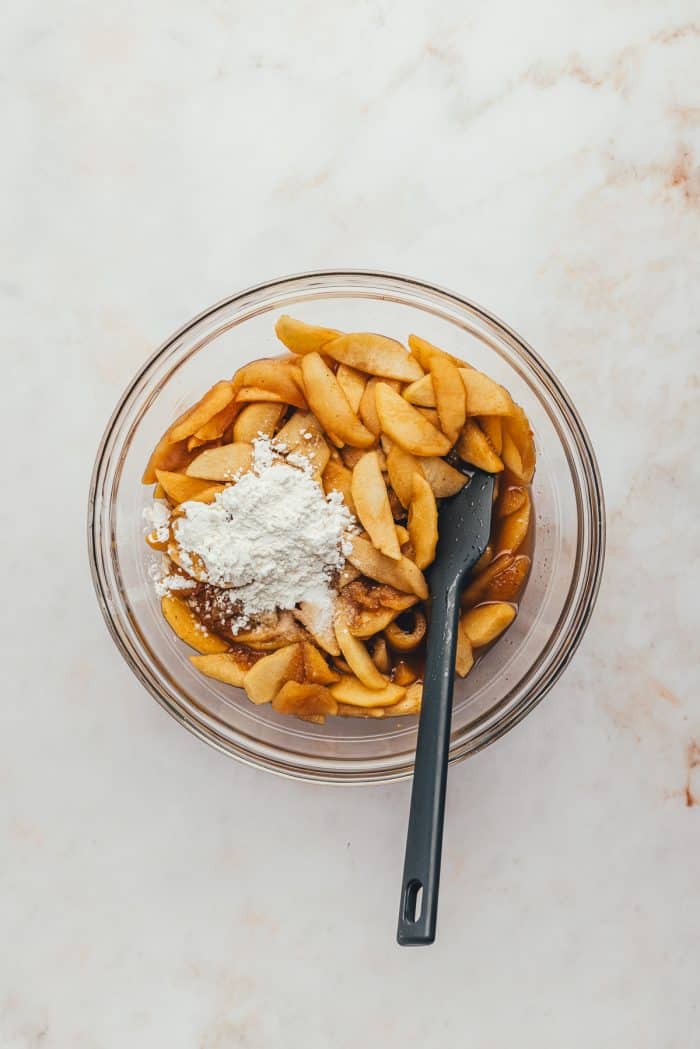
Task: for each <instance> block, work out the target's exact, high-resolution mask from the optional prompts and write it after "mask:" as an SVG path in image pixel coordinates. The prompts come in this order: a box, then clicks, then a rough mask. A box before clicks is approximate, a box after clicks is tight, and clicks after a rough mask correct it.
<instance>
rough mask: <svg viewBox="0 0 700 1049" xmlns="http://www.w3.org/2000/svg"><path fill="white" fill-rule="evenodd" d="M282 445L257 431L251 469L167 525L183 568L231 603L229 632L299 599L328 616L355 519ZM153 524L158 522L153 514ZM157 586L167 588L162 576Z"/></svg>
mask: <svg viewBox="0 0 700 1049" xmlns="http://www.w3.org/2000/svg"><path fill="white" fill-rule="evenodd" d="M284 451H285V449H284V446H282V445H279V444H278V443H276V442H275V441H274V440H270V439H269V438H266V437H259V438H258V439H257V440H255V441H254V442H253V466H252V469H251V471H250V472H249V473H245V474H243V475H242V476H240V477H239V478H238V479H237V480H236V483H235V484H232V485H230V486H228V487H227V488H225V489H224V490H223V491H222V492H219V493H218V495H217V496H216V498H215V499H214V501H213V502H212V503H198V502H188V503H184V504H183V510H184V514H183V516H182V517H179V518H177V520H176V521H175V524H174V526H173V535H174V538H175V541H176V543H177V546H178V550H179V554H180V560H181V564H182V566H183V568H184V569H185V570H186V571H188V572H189V571H191V572H192V574H193V575H196V577H197V578H198V579H199V580H201V581H204V582H207V583H210V584H212V585H213V586H216V587H222V588H225V589H226V591H227V593H228V594H229V595H230V599H231V602H232V603H234V602H235V604H236V607H237V612H238V615H237V618H236V620H235V623H234V629H236V630H241V629H243V628H244V627H245V626H247V625H248V624H249V623H250V621H251V619H252V618H253V617H255V616H258V615H261V614H262V613H265V612H272V611H274V610H276V609H277V610H280V611H281V610H284V609H292V608H294V607H295V606H296V605H298V604H299V603H300V602H309V603H310V604H312V605H314V606H315V608H316V610H317V611H316V616H317V617H318V622H319V623H328V622H330V621H331V618H332V612H333V597H334V592H333V589H332V580H333V577H334V575H336V574H337V572H338V571H339V570H340V569H341V568H342V567H343V565H344V563H345V557H346V555H347V554H348V553H349V552H350V537H351V535H352V532H353V530H354V529H355V527H356V522H355V519H354V518H353V516H352V514H351V513H350V512H349V510H348V509H347V507H346V506H345V504H344V503H343V498H342V495H341V494H340V493H339V492H331V493H329V494H328V495H325V494H324V492H323V489H322V488H321V487H320V485H319V484H318V482H317V481H316V480H315V479H314V477H313V473H312V467H311V464H310V462H309V460H308V459H307V458H306V457H305V456H303V455H300V454H298V453H297V454H292V455H289V456H287V457H286V458H284ZM151 520H153V516H151ZM154 523H156V522H155V521H154ZM157 524H158V526H159V527H160V528H162V527H163V526H164V522H163V521H162V520H161V519H158V520H157ZM195 566H196V567H195ZM202 566H203V570H202ZM161 588H165V589H166V590H167V589H169V586H168V580H167V579H166V580H162V581H161Z"/></svg>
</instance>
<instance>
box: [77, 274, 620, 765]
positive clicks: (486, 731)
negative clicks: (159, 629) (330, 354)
mask: <svg viewBox="0 0 700 1049" xmlns="http://www.w3.org/2000/svg"><path fill="white" fill-rule="evenodd" d="M353 279H360V280H367V281H380V282H382V281H384V282H390V283H396V284H397V285H399V286H403V287H404V288H405V289H406V290H407V291H408V290H411V289H413V290H414V291H417V292H425V293H428V294H430V295H433V296H438V297H442V298H445V299H447V300H448V301H449V302H451V303H452V304H453V305H455V304H456V305H457V306H459V307H461V308H463V309H465V310H467V311H468V312H470V313H472V314H475V315H476V316H477V317H478V318H480V319H481V320H483V321H484V322H486V324H487V325H490V326H493V327H495V328H496V329H497V330H498V331H500V332H501V333H503V334H504V335H505V336H506V337H507V338H508V339H510V340H511V341H512V342H513V343H515V344H516V346H517V348H518V351H519V352H520V354H521V355H522V356H523V357H524V358H525V360H526V361H527V363H528V365H529V366H530V368H531V369H532V372H533V373H534V375H535V376H536V377H537V379H538V381H539V382H540V383H542V385H543V386H544V387H545V389H546V390H547V392H548V393H549V394H550V395H551V394H552V393H554V395H555V398H556V401H557V407H558V408H559V410H560V411H561V412H562V413H563V414H564V415H565V417H566V422H567V426H568V429H569V434H570V436H571V437H572V438H573V439H574V442H575V444H576V447H577V450H578V452H579V455H580V456H581V460H582V465H583V468H584V473H585V476H586V480H587V482H588V486H589V489H590V498H589V500H588V508H589V510H590V512H591V529H590V532H591V534H590V541H591V549H592V551H593V553H594V554H595V556H594V557H592V558H591V560H590V561H589V563H588V565H586V566H583V567H584V570H586V569H587V572H586V580H585V586H583V587H582V592H583V593H584V594H585V595H586V599H585V602H583V604H582V602H581V599H580V598H578V599H577V601H576V602H574V607H576V608H577V612H578V614H577V616H576V619H575V622H574V624H573V625H572V630H571V632H570V633H569V634H568V636H567V643H566V645H565V646H562V648H564V650H563V651H559V652H558V658H557V659H555V660H554V661H553V663H552V665H551V666H550V667H549V670H548V673H547V675H546V677H545V678H544V679H542V680H539V681H535V682H534V686H532V687H530V689H529V691H528V692H527V694H526V695H525V697H524V698H523V700H522V701H521V702H519V703H518V704H517V705H516V706H515V707H514V708H512V709H510V710H508V711H506V712H505V713H504V715H503V716H501V717H500V718H499V719H498V720H497V721H496V722H495V723H494V724H492V725H486V726H484V727H483V728H482V729H481V730H480V731H479V732H478V733H477V735H476V736H475V737H474V738H473V739H472V740H471V741H468V742H467V743H466V744H465V743H464V742H463V743H461V744H459V745H451V747H450V755H449V761H450V763H451V764H452V763H456V762H458V761H462V760H464V759H465V758H467V757H470V756H471V755H473V754H476V753H478V752H479V751H480V750H482V749H483V748H484V747H486V746H488V745H489V744H490V743H492V742H495V740H496V739H499V738H500V737H501V736H503V735H504V734H505V733H506V732H508V731H510V729H511V728H513V727H514V726H515V725H517V724H518V723H519V722H520V721H521V720H522V719H523V718H524V717H526V715H527V714H529V713H530V712H531V711H532V710H533V709H534V708H535V707H536V706H537V705H538V704H539V703H540V702H541V701H542V700H543V699H544V697H545V696H546V695H547V694H548V692H549V691H550V690H551V688H552V687H553V685H554V684H555V683H556V681H558V680H559V678H560V677H561V675H562V673H563V672H564V670H565V669H566V667H567V666H568V664H569V663H570V661H571V659H572V658H573V656H574V654H575V652H576V650H577V648H578V646H579V644H580V642H581V640H582V638H583V635H584V633H585V631H586V628H587V626H588V623H589V621H590V618H591V615H592V613H593V610H594V608H595V604H596V600H597V597H598V593H599V590H600V584H601V580H602V575H603V568H604V562H605V546H606V519H605V497H604V492H603V484H602V479H601V475H600V470H599V467H598V463H597V459H596V456H595V452H594V450H593V446H592V444H591V440H590V437H589V435H588V431H587V430H586V427H585V425H584V423H583V421H582V419H581V417H580V415H579V413H578V411H577V409H576V407H575V406H574V404H573V401H572V400H571V397H570V396H569V394H568V393H567V391H566V390H565V388H564V387H563V385H562V383H561V382H560V380H559V379H558V378H557V376H556V375H555V374H554V373H553V372H552V370H551V369H550V368H549V366H548V365H547V364H546V363H545V362H544V360H543V359H542V358H541V357H540V355H539V354H538V353H537V352H536V351H535V350H534V349H533V348H532V347H531V346H530V344H529V343H528V342H527V341H526V340H525V339H524V338H523V337H522V336H521V335H519V334H518V333H517V332H516V331H515V330H514V329H513V328H511V327H510V326H509V325H508V324H506V323H505V322H503V321H502V320H501V319H500V318H499V317H498V316H497V315H496V314H494V313H492V312H491V311H490V310H487V309H486V308H484V307H483V306H480V305H479V304H478V303H476V302H474V301H473V300H471V299H468V298H467V297H466V296H464V295H460V294H458V293H456V292H453V291H451V290H449V289H446V288H444V287H442V286H440V285H436V284H432V283H431V282H429V281H424V280H421V279H419V278H414V277H408V276H404V275H401V274H396V273H392V272H389V271H383V270H372V269H352V268H344V269H339V268H338V269H335V268H334V269H317V270H308V271H302V272H299V273H293V274H289V275H286V276H282V277H275V278H272V279H270V280H266V281H261V282H260V283H257V284H254V285H251V286H249V287H247V288H244V289H242V290H240V291H237V292H235V293H233V294H231V295H228V296H226V297H224V298H223V299H220V300H219V301H218V302H216V303H214V304H212V305H210V306H208V307H206V308H205V309H203V310H202V311H200V312H199V313H198V314H196V315H195V316H194V317H192V318H191V319H190V320H188V321H187V322H186V323H185V324H183V325H182V326H181V327H180V328H178V329H177V330H176V331H174V332H173V333H172V334H170V335H169V336H168V337H167V338H166V339H165V340H164V341H163V342H162V343H161V344H160V345H159V346H158V347H157V348H156V349H155V350H154V351H153V353H151V354H150V355H149V356H148V357H147V358H146V360H145V361H144V363H143V364H142V366H141V367H140V368H139V369H138V371H137V372H136V374H135V375H134V376H133V378H132V379H131V381H130V382H129V383H128V384H127V386H126V387H125V388H124V390H123V391H122V394H121V396H120V397H119V399H118V401H117V403H116V405H115V407H114V410H113V411H112V413H111V415H110V417H109V419H108V422H107V424H106V426H105V429H104V432H103V434H102V438H101V440H100V442H99V445H98V449H97V454H96V457H95V463H94V466H93V470H92V475H91V479H90V487H89V493H88V506H87V545H88V557H89V561H90V574H91V578H92V582H93V586H94V589H95V594H96V597H97V601H98V605H99V607H100V610H101V612H102V616H103V618H104V620H105V624H106V626H107V628H108V630H109V633H110V634H111V636H112V639H113V641H114V642H115V644H116V646H117V648H118V650H119V651H120V652H121V655H122V657H123V658H124V660H125V661H126V663H127V665H128V666H129V667H130V669H131V670H132V671H133V673H134V674H135V675H136V677H137V678H138V680H139V681H140V682H141V684H142V685H143V686H144V687H145V688H146V690H147V691H148V692H149V693H150V694H151V695H152V696H153V697H154V699H155V700H156V701H157V702H158V703H159V705H160V706H161V707H163V708H164V709H165V710H167V711H168V713H169V714H170V715H171V716H173V717H174V718H175V719H176V720H177V721H179V722H180V723H181V724H182V725H184V726H185V728H187V729H188V730H189V731H190V732H192V733H193V734H194V735H195V736H197V737H198V738H199V739H201V740H203V741H204V742H206V743H208V744H209V745H210V746H213V747H214V748H216V749H217V750H219V751H221V752H222V753H224V754H226V755H228V756H229V757H234V758H236V759H237V760H239V761H241V762H243V763H244V764H246V765H248V766H250V767H253V768H258V769H264V770H266V771H269V772H273V773H275V774H277V775H280V776H283V777H286V778H291V779H296V780H302V781H306V782H313V783H319V782H322V783H328V784H339V785H343V784H345V785H347V784H359V785H366V784H376V783H387V782H392V781H396V780H400V779H405V778H407V777H409V776H411V775H412V773H413V765H414V761H413V758H411V759H409V760H408V761H407V762H405V763H404V764H403V765H392V766H391V767H389V768H387V767H386V764H385V763H386V759H384V758H376V759H363V769H362V771H360V772H356V771H354V770H349V769H348V768H346V767H344V766H348V765H351V764H352V763H351V762H347V761H341V762H337V763H335V767H334V768H332V769H325V770H323V771H319V770H317V769H312V768H309V767H306V766H304V765H301V764H290V763H288V762H286V761H285V760H283V759H280V758H279V757H278V756H277V754H278V753H281V752H277V751H276V748H274V747H270V746H268V745H261V746H260V749H259V750H258V751H257V752H252V751H250V750H247V749H246V748H245V747H244V746H242V745H239V744H237V743H234V742H233V741H231V740H229V739H224V738H223V737H221V736H220V735H219V734H218V733H217V732H216V730H215V729H213V728H212V727H207V728H205V727H204V725H202V724H200V723H198V722H197V721H196V720H195V719H194V718H192V717H191V716H190V715H189V714H188V713H187V711H185V710H183V709H181V708H178V707H176V706H175V705H174V704H173V703H172V702H171V701H170V699H169V698H168V697H167V696H166V695H164V693H163V692H162V691H161V690H160V689H159V688H158V686H157V684H156V683H155V682H154V681H153V680H151V678H150V677H149V676H148V674H147V673H146V671H145V669H144V667H143V666H142V664H141V663H140V661H139V659H138V656H137V653H136V652H132V649H131V646H130V644H129V643H128V641H127V638H126V637H125V636H124V634H123V633H122V631H121V630H120V629H119V627H118V624H117V622H116V619H115V616H114V615H113V612H112V608H111V607H110V600H109V587H108V586H106V585H105V583H106V577H105V572H104V568H103V564H102V551H101V550H100V543H99V535H98V515H97V514H96V512H95V508H96V505H97V499H98V488H99V483H100V479H101V476H102V472H103V467H104V465H105V456H106V455H107V453H108V451H109V450H110V445H111V441H112V437H113V434H114V430H115V427H116V424H117V422H118V420H119V419H120V418H121V416H122V413H123V411H124V408H125V406H126V405H127V404H128V402H129V401H130V399H131V398H132V396H133V394H134V393H135V392H136V390H137V389H138V387H139V386H140V384H141V383H142V380H143V379H144V376H145V375H146V374H147V373H148V372H149V370H150V369H151V367H152V365H153V364H154V363H155V362H156V361H157V360H159V359H160V358H161V357H163V356H164V355H165V354H167V352H168V351H169V349H170V348H171V347H172V346H173V344H175V343H177V341H178V340H180V339H181V338H182V337H183V336H184V335H186V334H187V333H188V332H189V331H190V330H192V329H194V328H195V327H196V326H197V325H199V324H200V323H201V322H202V321H204V320H205V319H206V318H208V317H210V316H211V315H213V314H215V313H216V312H217V311H219V310H221V309H223V308H227V307H231V306H234V305H235V304H236V303H237V302H242V301H244V300H245V299H246V298H247V297H249V296H255V295H260V294H269V293H273V294H274V292H275V290H276V289H282V288H283V287H284V286H286V285H289V284H290V283H300V282H301V283H307V282H309V281H313V280H322V281H323V280H326V281H337V282H343V281H350V282H351V281H352V280H353ZM329 290H330V291H332V288H331V289H329ZM360 290H361V286H360V285H358V291H360ZM565 453H566V455H567V458H568V459H569V461H570V458H571V457H570V453H569V450H568V449H566V448H565ZM570 465H571V463H570ZM575 496H576V503H577V509H578V517H579V521H580V516H581V502H582V499H581V492H580V491H579V490H578V489H577V488H575ZM574 581H576V579H574ZM572 586H573V582H572ZM533 665H534V664H533ZM265 751H268V753H265ZM327 760H328V759H327ZM328 763H329V764H331V765H332V764H333V762H332V760H331V761H329V762H328Z"/></svg>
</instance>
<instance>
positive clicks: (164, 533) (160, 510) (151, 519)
mask: <svg viewBox="0 0 700 1049" xmlns="http://www.w3.org/2000/svg"><path fill="white" fill-rule="evenodd" d="M143 517H144V520H145V521H146V523H147V524H148V525H150V528H149V529H148V531H149V532H152V533H153V536H154V538H155V540H156V542H157V543H165V542H166V541H167V539H168V537H169V535H170V530H169V525H170V510H169V509H168V506H167V503H153V505H152V506H147V507H146V508H145V510H144V511H143Z"/></svg>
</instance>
